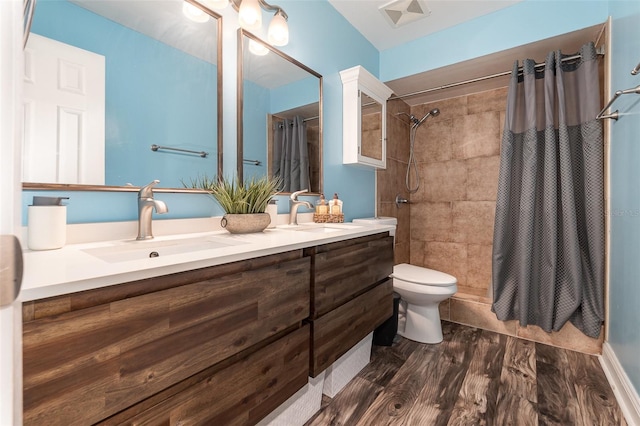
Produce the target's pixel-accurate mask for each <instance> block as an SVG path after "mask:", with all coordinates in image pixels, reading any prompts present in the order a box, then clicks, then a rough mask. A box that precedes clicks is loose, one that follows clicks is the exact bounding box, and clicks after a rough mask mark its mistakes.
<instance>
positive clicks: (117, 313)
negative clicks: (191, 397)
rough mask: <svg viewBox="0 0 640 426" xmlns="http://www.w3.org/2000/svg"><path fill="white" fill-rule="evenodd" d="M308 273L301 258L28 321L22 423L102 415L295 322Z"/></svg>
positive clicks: (303, 308)
mask: <svg viewBox="0 0 640 426" xmlns="http://www.w3.org/2000/svg"><path fill="white" fill-rule="evenodd" d="M309 276H310V259H309V258H306V257H305V258H299V259H297V260H290V261H286V262H283V263H280V264H275V265H271V266H268V267H263V268H258V269H254V270H248V271H245V272H239V273H235V274H231V275H226V276H217V277H215V278H209V279H204V280H201V281H196V282H192V283H187V284H184V285H181V286H179V287H173V288H168V289H165V290H162V291H156V292H153V293H146V294H142V295H139V296H135V297H129V298H125V299H121V300H113V301H111V302H109V303H103V304H99V305H95V306H91V307H88V308H85V309H79V310H74V311H70V312H66V313H62V314H59V315H53V316H48V317H44V318H40V319H37V320H33V321H30V322H26V323H25V324H24V326H23V351H24V353H23V360H24V370H23V372H24V423H25V424H26V425H28V424H47V425H56V424H61V425H70V424H80V423H82V424H87V423H94V422H97V421H100V420H102V419H104V418H106V417H108V416H110V415H113V414H114V413H117V412H119V411H121V410H123V409H126V408H127V407H129V406H131V405H133V404H135V403H137V402H139V401H141V400H143V399H145V398H147V397H149V396H151V395H154V394H156V393H158V392H160V391H162V390H164V389H166V388H168V387H170V386H172V385H174V384H176V383H178V382H180V381H182V380H184V379H186V378H188V377H191V376H193V375H194V374H196V373H198V372H201V371H203V370H205V369H207V368H209V367H211V366H213V365H214V364H216V363H219V362H221V361H223V360H225V359H227V358H229V357H231V356H233V355H235V354H237V353H239V352H241V351H243V350H245V349H247V348H249V347H251V346H252V345H254V344H256V343H259V342H261V341H262V340H264V339H267V338H269V337H270V336H274V335H276V334H278V333H281V332H283V331H284V330H286V329H288V328H290V327H291V326H296V325H299V324H300V322H301V321H302V320H303V319H305V318H307V317H308V315H309V301H308V300H309ZM161 279H162V280H166V277H162V278H161Z"/></svg>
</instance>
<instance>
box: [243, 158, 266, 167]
mask: <svg viewBox="0 0 640 426" xmlns="http://www.w3.org/2000/svg"><path fill="white" fill-rule="evenodd" d="M242 162H243V163H247V164H253V165H254V166H262V161H260V160H247V159H246V158H243V159H242Z"/></svg>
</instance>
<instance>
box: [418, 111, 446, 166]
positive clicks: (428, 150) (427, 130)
mask: <svg viewBox="0 0 640 426" xmlns="http://www.w3.org/2000/svg"><path fill="white" fill-rule="evenodd" d="M415 138H416V140H415V144H414V147H415V148H414V155H415V157H416V160H417V161H418V162H419V163H435V162H440V161H447V160H451V158H452V156H453V119H448V120H440V121H437V122H435V121H434V122H433V123H428V125H422V126H420V127H419V128H418V130H417V131H416V132H415Z"/></svg>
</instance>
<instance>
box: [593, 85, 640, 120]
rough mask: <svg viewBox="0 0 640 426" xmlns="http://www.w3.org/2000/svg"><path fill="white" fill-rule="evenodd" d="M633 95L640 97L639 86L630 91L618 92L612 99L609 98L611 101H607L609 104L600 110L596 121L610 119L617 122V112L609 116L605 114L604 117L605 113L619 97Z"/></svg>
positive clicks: (618, 115)
mask: <svg viewBox="0 0 640 426" xmlns="http://www.w3.org/2000/svg"><path fill="white" fill-rule="evenodd" d="M632 93H635V94H637V95H640V86H638V87H634V88H632V89H626V90H618V91H617V92H616V93H615V94H614V95H613V98H611V100H610V101H609V103H608V104H607V105H606V106H605V107H604V108H602V111H600V114H598V115H596V120H602V119H603V118H612V119H614V120H618V118H620V114H619V112H618V110H615V111H613V112H612V113H611V114H606V115H605V113H604V112H605V111H606V110H608V109H609V107H610V106H611V105H612V104H613V103H614V102H615V101H616V99H618V98H619V97H620V96H622V95H629V94H632Z"/></svg>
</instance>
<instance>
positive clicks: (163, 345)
mask: <svg viewBox="0 0 640 426" xmlns="http://www.w3.org/2000/svg"><path fill="white" fill-rule="evenodd" d="M332 226H333V225H332ZM335 226H336V227H337V228H332V229H329V230H327V229H325V228H324V227H320V226H317V227H309V229H306V230H305V231H300V229H304V228H303V227H301V228H295V229H293V230H292V229H275V230H272V231H270V232H264V233H261V234H256V235H255V236H254V235H244V236H239V237H234V238H235V239H237V240H239V241H240V242H242V243H238V244H230V245H227V246H221V247H217V246H216V248H211V249H204V250H202V249H201V250H198V251H197V252H190V253H180V252H178V254H173V255H166V256H164V255H163V252H161V254H160V256H159V257H157V258H145V259H141V260H136V261H126V260H124V261H123V260H120V259H119V258H118V257H117V256H116V257H112V254H111V251H109V249H104V247H110V246H109V245H108V244H112V245H113V243H108V244H107V245H105V244H106V243H102V244H89V245H78V247H72V246H67V247H65V248H64V249H62V250H60V251H56V252H50V253H36V252H27V253H25V263H26V268H27V270H31V269H30V268H33V267H36V268H37V267H38V266H40V267H44V266H45V264H47V262H49V261H50V260H47V259H46V257H47V254H48V255H49V256H50V257H51V256H52V257H53V258H54V259H55V258H56V257H57V259H58V262H61V263H59V264H58V269H57V270H56V271H54V272H53V273H51V274H50V280H49V281H50V283H51V285H50V286H45V285H44V284H42V283H38V282H37V279H38V277H39V274H38V273H34V274H33V275H31V276H30V275H29V274H27V276H26V279H25V286H26V288H25V290H24V292H23V293H22V294H21V297H22V298H23V354H24V355H23V359H24V368H23V375H24V424H25V425H29V424H45V423H46V424H48V425H55V424H64V425H69V424H87V423H91V424H93V423H98V424H122V423H126V424H140V423H145V424H147V423H151V424H160V423H162V424H179V423H185V422H186V423H189V424H255V423H257V422H258V421H259V420H261V419H262V418H264V417H265V416H266V415H268V414H269V413H270V412H271V411H273V410H274V409H275V408H277V407H278V406H279V405H280V404H282V403H283V402H284V401H286V400H287V399H288V398H289V397H290V396H291V395H293V394H294V393H296V391H298V390H299V389H300V388H302V387H303V386H305V384H306V383H307V380H308V376H316V375H317V374H319V373H321V372H322V371H323V370H324V369H326V368H327V367H328V366H329V365H331V363H332V362H333V361H335V360H336V359H337V358H338V357H340V356H341V355H342V354H344V353H346V352H347V351H348V350H349V349H350V348H351V347H353V346H354V345H355V344H356V343H357V342H358V341H360V340H361V339H362V338H363V337H365V336H366V335H367V334H369V333H370V332H371V331H372V330H373V329H374V328H375V327H376V326H377V325H379V324H381V323H382V322H383V321H384V320H385V319H387V318H388V317H389V316H390V315H391V313H392V288H391V283H390V280H389V279H388V276H389V274H390V273H391V270H392V267H393V248H392V247H393V246H392V244H393V241H392V237H389V235H388V229H387V228H386V227H384V226H377V227H375V226H374V227H367V226H362V227H361V226H355V227H354V226H353V225H351V227H349V225H347V224H345V225H344V227H342V228H340V226H339V225H335ZM211 234H212V235H210V236H208V237H205V238H217V239H224V238H231V237H230V236H229V234H226V233H211ZM199 238H201V237H199ZM234 241H235V240H234ZM156 245H157V246H158V247H165V245H163V244H162V240H160V241H158V242H157V243H156ZM115 246H116V247H118V245H117V244H116V245H115ZM126 247H129V246H126ZM143 247H144V246H143ZM103 249H104V250H103ZM91 250H93V251H91ZM100 250H102V251H100ZM115 251H118V250H117V249H116V250H115ZM89 253H93V254H89ZM105 253H106V254H105ZM87 255H88V256H89V257H87ZM63 259H64V261H63ZM96 259H97V260H96ZM105 259H107V260H105ZM156 260H158V262H155V261H156ZM65 262H66V263H65ZM101 263H104V264H106V266H104V268H102V267H101V266H100V264H101ZM154 263H156V267H154V266H153V265H154ZM67 268H69V269H67ZM127 269H129V272H125V271H126V270H127ZM71 270H73V271H76V272H75V274H76V275H75V276H73V279H72V280H71V282H63V281H64V280H65V278H64V277H65V276H67V277H68V275H69V274H71ZM108 271H111V272H108ZM166 271H171V272H169V273H166ZM83 274H84V278H81V277H80V275H83ZM104 274H106V275H104ZM129 277H135V278H132V279H128V278H129ZM69 278H70V277H69ZM57 281H59V282H58V284H57V285H56V284H55V283H56V282H57ZM74 290H78V291H74ZM39 295H46V296H44V297H38V296H39Z"/></svg>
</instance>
